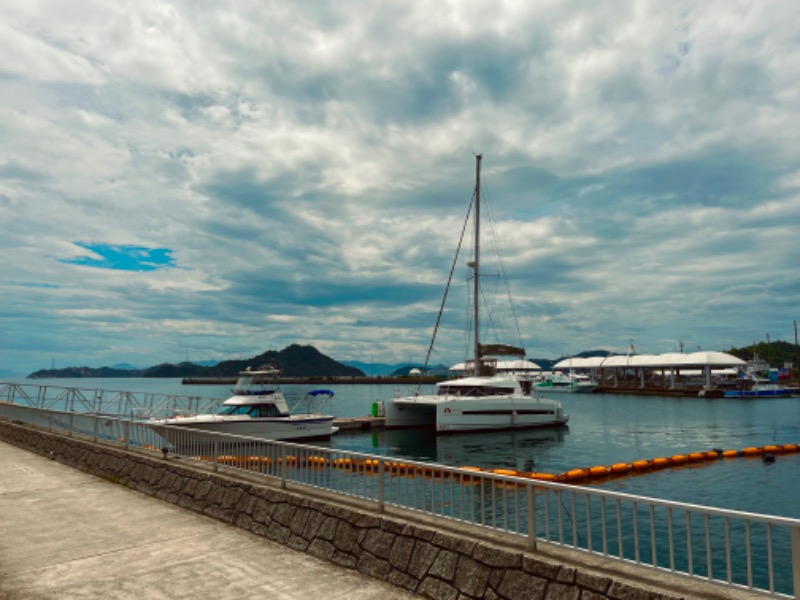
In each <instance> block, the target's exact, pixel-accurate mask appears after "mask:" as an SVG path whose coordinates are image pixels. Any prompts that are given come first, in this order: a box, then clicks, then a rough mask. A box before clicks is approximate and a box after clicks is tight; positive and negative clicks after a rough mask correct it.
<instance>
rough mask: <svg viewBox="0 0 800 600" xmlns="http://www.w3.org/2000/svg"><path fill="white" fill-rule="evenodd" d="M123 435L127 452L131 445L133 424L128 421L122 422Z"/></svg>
mask: <svg viewBox="0 0 800 600" xmlns="http://www.w3.org/2000/svg"><path fill="white" fill-rule="evenodd" d="M122 435H124V436H125V450H127V449H128V448H130V443H131V422H130V421H128V420H127V419H125V420H124V421H123V422H122Z"/></svg>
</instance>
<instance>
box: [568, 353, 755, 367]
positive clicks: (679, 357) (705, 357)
mask: <svg viewBox="0 0 800 600" xmlns="http://www.w3.org/2000/svg"><path fill="white" fill-rule="evenodd" d="M746 364H747V362H746V361H744V360H742V359H741V358H737V357H735V356H733V355H732V354H727V353H725V352H690V353H689V354H683V353H680V352H669V353H667V354H635V355H633V356H623V355H615V356H591V357H589V358H565V359H564V360H562V361H559V362H558V363H556V364H555V365H553V368H554V369H614V368H626V367H634V368H645V369H670V368H672V369H678V368H688V367H692V368H695V369H697V368H702V367H717V368H722V367H743V366H744V365H746Z"/></svg>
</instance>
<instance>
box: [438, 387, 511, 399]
mask: <svg viewBox="0 0 800 600" xmlns="http://www.w3.org/2000/svg"><path fill="white" fill-rule="evenodd" d="M513 393H514V388H510V387H496V386H489V385H475V386H470V387H467V386H463V385H440V386H439V395H440V396H462V397H467V398H481V397H484V396H506V395H509V394H513Z"/></svg>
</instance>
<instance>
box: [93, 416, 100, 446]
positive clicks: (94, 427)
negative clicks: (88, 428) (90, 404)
mask: <svg viewBox="0 0 800 600" xmlns="http://www.w3.org/2000/svg"><path fill="white" fill-rule="evenodd" d="M99 418H100V417H98V416H96V415H95V416H94V417H93V418H92V441H94V442H96V441H97V422H98V420H99Z"/></svg>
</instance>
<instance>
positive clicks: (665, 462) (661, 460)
mask: <svg viewBox="0 0 800 600" xmlns="http://www.w3.org/2000/svg"><path fill="white" fill-rule="evenodd" d="M653 466H654V467H668V466H669V459H668V458H665V457H663V456H659V457H658V458H654V459H653Z"/></svg>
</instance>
